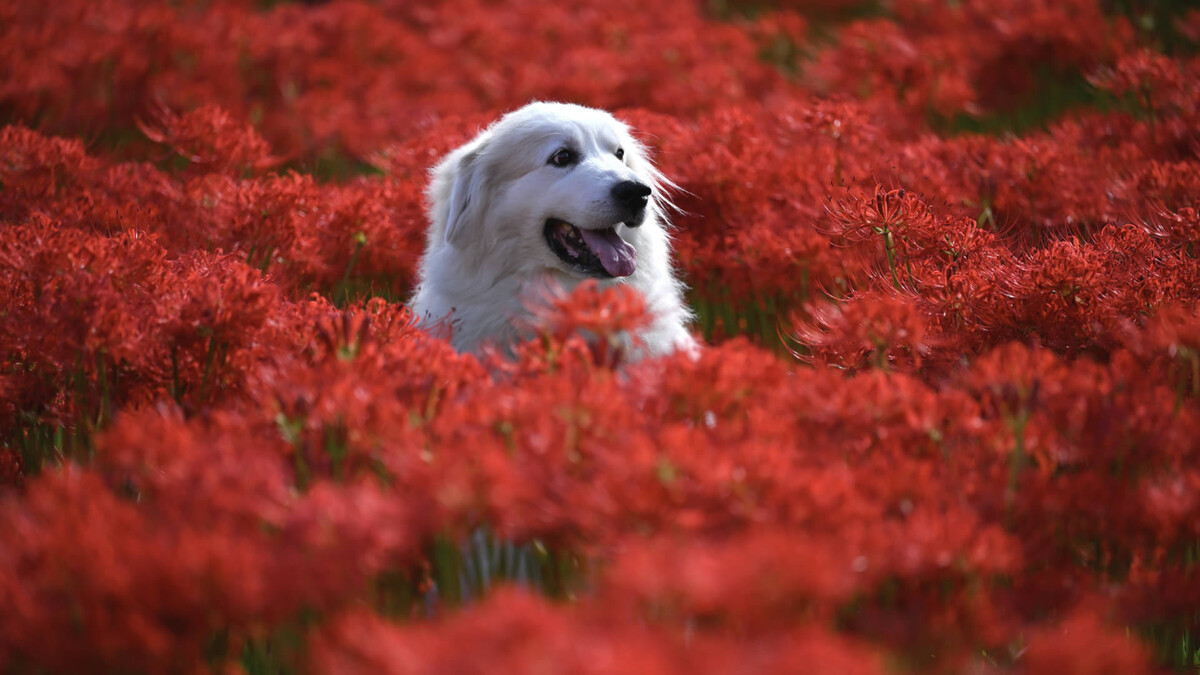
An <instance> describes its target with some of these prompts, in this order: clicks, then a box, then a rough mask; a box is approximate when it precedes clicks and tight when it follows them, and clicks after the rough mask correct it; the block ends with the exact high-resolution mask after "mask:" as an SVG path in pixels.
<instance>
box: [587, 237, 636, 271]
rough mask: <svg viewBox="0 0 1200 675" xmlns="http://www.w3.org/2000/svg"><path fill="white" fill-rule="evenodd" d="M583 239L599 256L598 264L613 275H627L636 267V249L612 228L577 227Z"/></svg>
mask: <svg viewBox="0 0 1200 675" xmlns="http://www.w3.org/2000/svg"><path fill="white" fill-rule="evenodd" d="M579 233H580V234H582V235H583V240H584V241H586V242H587V245H588V246H590V247H591V249H592V250H593V251H595V253H596V257H598V258H600V264H601V265H604V269H605V270H607V271H608V273H609V274H611V275H613V276H614V277H627V276H629V275H630V274H633V270H634V268H635V267H637V249H635V248H634V247H633V246H631V245H630V244H629V242H627V241H625V240H624V239H622V238H621V237H620V236H618V235H617V231H616V230H614V229H613V228H611V227H609V228H605V229H603V230H585V229H583V228H582V227H581V228H579Z"/></svg>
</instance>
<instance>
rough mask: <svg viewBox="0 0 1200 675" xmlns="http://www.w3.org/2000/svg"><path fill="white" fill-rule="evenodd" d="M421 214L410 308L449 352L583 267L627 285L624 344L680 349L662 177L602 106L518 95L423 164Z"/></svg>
mask: <svg viewBox="0 0 1200 675" xmlns="http://www.w3.org/2000/svg"><path fill="white" fill-rule="evenodd" d="M431 175H432V181H431V183H430V186H429V190H428V193H427V197H428V201H429V219H430V227H429V232H428V238H427V241H426V245H425V255H424V257H423V258H422V260H421V267H420V282H419V284H420V285H419V286H418V288H417V292H416V295H415V296H414V298H413V300H412V309H413V311H414V312H415V313H416V315H417V316H418V317H420V318H421V319H422V321H423V322H426V323H434V322H436V321H439V320H441V321H445V322H446V323H448V325H449V328H450V331H451V332H450V339H451V342H452V343H453V344H454V346H455V348H456V349H458V350H459V351H477V350H478V349H479V348H480V347H482V346H483V345H484V344H486V343H489V342H491V343H494V344H497V345H499V346H504V345H505V344H508V343H510V342H511V340H513V339H514V338H516V337H518V336H519V335H520V334H521V327H522V325H523V322H524V321H525V320H526V319H527V318H528V315H529V312H528V309H527V308H528V307H529V305H530V303H531V302H536V301H537V300H538V298H537V297H536V295H537V294H538V293H544V292H545V290H546V289H547V288H552V287H554V286H560V287H561V288H563V289H567V290H569V289H571V288H574V287H575V285H577V284H578V283H579V282H580V281H582V280H584V279H597V280H599V283H600V284H601V286H607V285H610V284H629V285H630V286H632V287H633V288H636V289H637V290H639V291H641V293H642V294H643V295H644V296H645V299H646V308H647V311H648V312H649V313H650V316H651V321H650V323H649V324H648V325H647V326H646V327H645V328H644V329H642V330H640V331H639V332H638V334H637V335H636V336H634V337H635V342H636V343H637V344H638V345H639V347H638V348H637V349H636V353H635V354H634V356H635V357H636V356H654V355H659V354H664V353H667V352H670V351H672V350H675V349H685V350H687V351H689V352H692V353H694V352H695V351H696V350H697V345H696V342H695V340H694V339H693V338H692V336H691V335H690V334H689V333H688V332H687V330H686V329H685V328H684V325H685V323H687V322H688V321H689V320H690V319H691V312H690V310H689V309H688V308H687V307H686V305H684V303H683V299H682V284H680V282H679V281H677V280H676V279H675V277H674V275H673V274H672V270H671V260H670V240H669V237H668V235H667V231H666V228H665V224H666V221H665V216H664V213H663V211H664V207H665V206H666V205H667V204H668V202H667V200H666V198H665V197H664V195H663V187H664V185H667V184H668V183H667V181H666V180H665V179H664V178H663V176H662V174H660V173H659V172H658V170H657V169H655V168H654V166H653V165H652V164H651V163H650V161H649V159H647V157H646V154H645V150H644V149H643V147H642V146H641V144H640V143H638V141H637V140H635V139H634V138H633V137H632V136H631V135H630V133H629V128H628V127H626V126H625V125H624V124H622V123H621V122H619V121H617V120H616V119H615V118H614V117H613V116H612V115H610V114H608V113H607V112H604V111H602V110H595V109H592V108H585V107H582V106H578V105H570V104H562V103H531V104H529V105H527V106H525V107H524V108H521V109H520V110H517V111H515V112H511V113H509V114H508V115H505V116H504V117H503V118H501V119H500V120H499V121H497V122H495V123H494V124H492V125H491V126H490V127H489V128H488V129H486V130H485V131H483V132H482V133H480V134H479V135H478V136H476V137H475V139H474V140H472V141H470V142H469V143H467V144H466V145H464V146H462V147H460V148H458V149H457V150H455V151H453V152H451V153H450V154H449V155H447V156H446V158H445V159H443V160H442V161H441V163H439V164H438V165H437V166H436V167H434V169H433V170H432V172H431Z"/></svg>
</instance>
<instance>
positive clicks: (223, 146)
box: [138, 106, 281, 174]
mask: <svg viewBox="0 0 1200 675" xmlns="http://www.w3.org/2000/svg"><path fill="white" fill-rule="evenodd" d="M155 117H156V118H157V119H155V121H154V122H145V121H139V124H138V128H139V129H141V130H142V133H144V134H145V135H146V137H147V138H149V139H150V140H152V141H154V142H155V143H161V144H163V145H166V146H168V147H169V148H170V149H171V150H173V151H174V152H175V153H176V154H178V155H179V156H180V157H182V158H183V159H185V160H187V161H188V162H190V163H191V164H193V165H198V166H201V167H204V168H206V169H210V170H212V171H218V172H231V173H234V174H237V173H241V172H246V171H255V172H258V171H262V170H264V169H268V168H271V167H272V166H274V165H276V164H278V163H280V161H281V160H279V159H278V158H275V157H271V156H270V154H269V153H270V151H271V150H270V147H269V146H268V145H267V142H266V141H265V140H263V138H262V137H261V136H259V135H258V134H257V133H256V132H255V131H254V129H253V128H251V127H250V126H249V125H246V124H245V123H244V122H240V121H239V120H237V119H236V118H234V117H233V116H232V115H230V114H229V113H228V112H227V111H225V110H222V109H220V108H216V107H211V106H210V107H201V108H197V109H195V110H192V111H190V112H188V113H185V114H182V115H177V114H174V113H172V112H171V111H169V110H165V109H164V110H161V111H159V112H158V113H157V114H156V116H155Z"/></svg>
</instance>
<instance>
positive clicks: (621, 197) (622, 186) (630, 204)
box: [612, 180, 650, 211]
mask: <svg viewBox="0 0 1200 675" xmlns="http://www.w3.org/2000/svg"><path fill="white" fill-rule="evenodd" d="M612 196H613V199H615V200H616V201H617V203H618V204H620V205H621V206H623V207H625V208H627V209H629V210H631V211H637V210H639V209H643V208H645V207H646V201H647V200H648V199H650V186H649V185H643V184H642V183H639V182H637V181H635V180H623V181H621V182H620V183H617V184H616V185H614V186H613V189H612Z"/></svg>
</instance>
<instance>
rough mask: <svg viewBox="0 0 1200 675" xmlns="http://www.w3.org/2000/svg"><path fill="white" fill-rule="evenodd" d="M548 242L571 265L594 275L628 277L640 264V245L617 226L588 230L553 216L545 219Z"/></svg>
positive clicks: (555, 253) (561, 258)
mask: <svg viewBox="0 0 1200 675" xmlns="http://www.w3.org/2000/svg"><path fill="white" fill-rule="evenodd" d="M545 235H546V243H548V244H549V245H550V250H551V251H554V255H556V256H558V257H559V259H560V260H562V261H563V262H565V263H567V264H568V265H570V266H572V267H574V268H575V269H578V270H579V271H581V272H584V273H586V274H588V275H590V276H594V277H601V278H605V277H627V276H629V275H630V274H633V271H634V269H635V268H636V267H637V249H635V248H634V247H633V246H631V245H630V244H629V242H627V241H625V240H624V239H622V238H621V236H620V235H618V234H617V231H616V230H615V229H614V228H611V227H606V228H604V229H600V230H586V229H583V228H581V227H575V226H574V225H572V224H570V223H568V222H566V221H563V220H558V219H557V218H551V219H550V220H547V221H546V231H545Z"/></svg>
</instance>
